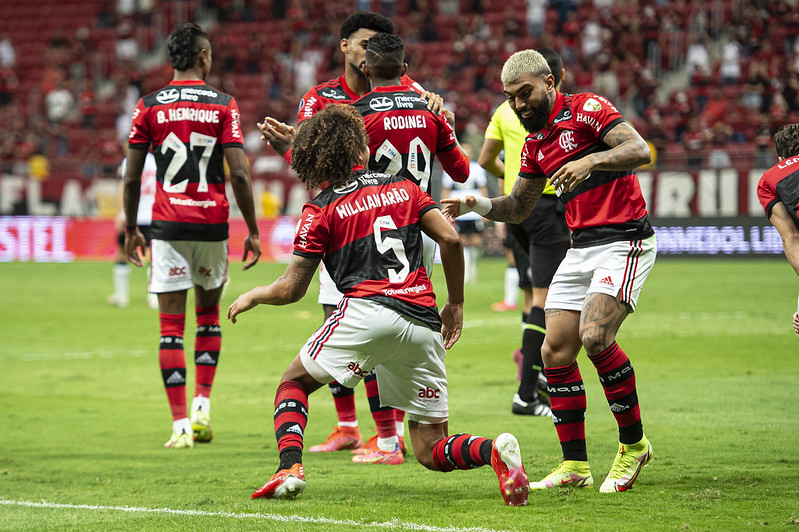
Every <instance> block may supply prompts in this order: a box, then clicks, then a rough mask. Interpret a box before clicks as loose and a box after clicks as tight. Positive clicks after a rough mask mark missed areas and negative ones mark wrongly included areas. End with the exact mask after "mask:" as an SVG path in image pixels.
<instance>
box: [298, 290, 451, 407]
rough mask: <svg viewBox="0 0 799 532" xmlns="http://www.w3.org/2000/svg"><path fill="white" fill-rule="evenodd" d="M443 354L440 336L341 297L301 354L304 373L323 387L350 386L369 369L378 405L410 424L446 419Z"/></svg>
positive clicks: (382, 308)
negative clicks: (395, 411) (401, 415)
mask: <svg viewBox="0 0 799 532" xmlns="http://www.w3.org/2000/svg"><path fill="white" fill-rule="evenodd" d="M445 356H446V350H445V349H444V344H443V338H442V336H441V333H440V332H436V331H434V330H432V329H431V328H429V327H427V326H426V325H423V324H422V323H421V322H419V321H417V320H413V319H411V318H408V317H406V316H404V315H402V314H400V313H398V312H396V311H395V310H392V309H390V308H388V307H386V306H384V305H382V304H380V303H378V302H375V301H372V300H369V299H363V298H352V297H345V298H343V299H342V300H341V302H340V303H339V305H338V307H337V308H336V311H335V312H334V313H333V315H332V316H330V318H329V319H328V320H326V321H325V323H323V324H322V326H321V327H320V328H319V329H317V331H316V332H315V333H314V334H313V335H311V337H310V338H309V339H308V341H307V342H306V343H305V345H304V346H303V347H302V349H301V350H300V360H301V361H302V364H303V366H304V367H305V369H306V371H308V373H310V374H311V376H312V377H313V378H314V379H316V380H317V381H319V382H321V383H328V382H332V381H334V380H335V381H338V382H340V383H341V384H343V385H344V386H347V387H349V388H354V387H355V386H356V385H357V384H358V383H359V382H361V380H363V378H364V377H365V376H366V375H367V374H368V373H369V372H370V371H372V369H373V368H374V369H375V373H376V374H377V386H378V389H379V391H380V404H381V405H382V406H390V407H394V408H399V409H400V410H404V411H405V412H407V413H408V415H409V419H410V420H412V421H424V420H425V419H430V418H441V419H444V420H445V419H446V418H447V417H448V415H449V408H448V401H447V371H446V368H445V366H444V358H445Z"/></svg>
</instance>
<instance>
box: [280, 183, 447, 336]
mask: <svg viewBox="0 0 799 532" xmlns="http://www.w3.org/2000/svg"><path fill="white" fill-rule="evenodd" d="M436 208H438V205H437V204H436V202H435V201H433V199H432V198H431V197H430V196H429V195H428V194H426V193H425V192H423V191H422V190H421V189H420V188H419V187H418V186H416V185H415V184H414V183H413V182H412V181H409V180H407V179H404V178H402V177H397V176H389V175H385V174H378V173H374V172H365V171H363V170H360V171H357V172H356V173H355V179H354V180H353V181H352V182H351V183H349V184H348V185H346V186H344V187H339V188H332V187H328V188H326V189H325V190H323V191H322V192H321V193H320V194H319V195H318V196H317V197H316V198H314V199H313V200H311V201H310V202H308V203H306V204H305V206H304V207H303V210H302V216H301V218H300V221H299V224H298V225H297V234H296V235H295V237H294V254H295V255H299V256H302V257H308V258H322V260H323V261H324V263H325V268H327V271H328V272H330V276H331V277H332V278H333V281H334V282H335V283H336V288H338V290H339V291H340V292H342V293H343V294H344V296H345V297H363V298H368V299H373V300H376V301H379V302H380V303H382V304H384V305H386V306H387V307H389V308H392V309H394V310H396V311H397V312H399V313H401V314H403V315H405V316H408V317H411V318H414V319H418V320H421V321H423V322H424V323H425V324H427V325H428V326H429V327H430V328H431V329H433V330H436V331H440V330H441V318H440V317H439V315H438V310H437V308H436V297H435V294H434V293H433V285H432V283H431V282H430V279H429V278H428V276H427V272H426V271H425V269H424V266H423V265H422V233H421V222H420V220H421V218H422V216H423V215H424V214H425V213H426V212H427V211H429V210H430V209H436Z"/></svg>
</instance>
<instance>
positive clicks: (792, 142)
mask: <svg viewBox="0 0 799 532" xmlns="http://www.w3.org/2000/svg"><path fill="white" fill-rule="evenodd" d="M774 147H775V148H776V150H777V157H778V159H779V162H778V163H777V164H775V165H774V166H772V167H771V168H769V169H768V170H767V171H766V172H765V173H764V174H763V176H762V177H761V178H760V181H758V183H757V197H758V199H759V200H760V204H761V205H763V209H764V210H765V211H766V216H767V217H768V219H769V221H770V222H771V223H772V225H773V226H774V227H775V228H776V229H777V231H778V232H779V233H780V236H781V237H782V248H783V251H784V252H785V257H786V258H787V259H788V262H790V263H791V266H793V269H794V271H795V272H796V273H797V274H799V211H797V209H799V124H788V125H785V126H782V127H781V128H780V129H779V130H778V131H777V133H775V134H774ZM793 328H794V331H795V332H796V334H797V335H799V312H795V313H794V315H793Z"/></svg>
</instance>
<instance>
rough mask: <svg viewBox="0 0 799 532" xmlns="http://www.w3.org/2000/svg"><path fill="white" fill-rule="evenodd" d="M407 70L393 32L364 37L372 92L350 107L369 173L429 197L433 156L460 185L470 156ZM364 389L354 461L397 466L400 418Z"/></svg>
mask: <svg viewBox="0 0 799 532" xmlns="http://www.w3.org/2000/svg"><path fill="white" fill-rule="evenodd" d="M406 68H407V65H406V64H405V48H404V45H403V43H402V39H400V38H399V37H397V36H396V35H394V34H392V33H378V34H376V35H374V36H373V37H372V38H370V39H369V41H368V44H367V47H366V56H365V62H364V66H363V72H364V75H365V76H366V78H367V79H368V81H369V85H370V86H371V87H372V89H373V90H372V91H371V92H369V93H367V94H366V95H364V96H363V97H362V98H360V99H359V100H357V101H355V102H353V103H352V106H353V107H355V108H356V109H357V110H358V111H359V112H360V113H361V115H362V116H363V118H364V122H365V123H366V133H367V135H368V138H369V149H370V152H371V156H370V158H369V164H368V168H369V170H372V171H377V172H382V173H388V174H392V175H399V176H402V177H406V178H407V179H410V180H411V181H413V182H414V183H416V184H417V185H418V186H419V187H420V188H421V189H422V190H423V191H425V192H427V193H429V192H430V178H431V176H432V172H433V160H434V159H435V157H436V155H438V157H439V160H440V162H441V165H442V166H443V167H444V170H445V171H446V172H448V173H449V174H450V175H451V176H452V177H453V179H455V180H457V181H459V182H462V181H465V180H466V178H467V177H468V176H469V158H468V157H467V156H466V154H465V153H463V151H462V150H461V149H460V147H459V146H458V142H457V140H456V138H455V132H454V131H453V130H452V127H451V126H450V124H449V122H448V121H447V119H446V118H445V117H444V116H442V115H438V114H435V113H433V112H432V111H430V110H429V109H428V108H427V102H426V101H425V100H424V99H422V97H421V96H420V95H419V93H418V92H416V91H414V90H413V89H410V88H408V87H406V86H404V85H402V81H401V78H402V76H404V75H405V70H406ZM422 240H423V243H424V247H423V252H422V257H423V261H422V263H423V265H424V267H425V269H426V270H427V272H428V276H429V275H430V274H431V273H432V271H433V259H434V256H435V242H434V241H433V240H432V239H430V238H429V237H427V236H426V235H423V236H422ZM323 270H325V271H326V268H325V269H323ZM336 292H337V293H338V291H336ZM328 293H330V292H328ZM364 385H365V388H366V392H367V396H368V397H369V405H370V409H371V411H372V417H373V418H374V420H375V423H376V424H377V435H376V437H375V438H372V439H370V440H369V441H367V442H366V445H364V446H363V447H362V448H361V449H358V450H356V451H355V453H356V456H355V457H353V461H354V462H356V463H371V464H390V463H395V462H398V463H401V462H400V460H401V458H400V457H399V456H397V455H396V454H394V453H392V450H393V449H394V442H395V441H398V440H399V435H400V432H399V431H400V430H401V428H404V423H403V421H404V414H403V413H402V412H399V411H395V410H394V409H390V408H386V407H384V406H381V405H380V397H379V389H378V386H377V382H376V380H375V376H374V375H369V376H367V377H366V379H365V380H364ZM404 443H405V442H404V438H403V439H402V440H401V445H400V447H401V448H403V454H404V452H405V449H404ZM312 450H313V448H312Z"/></svg>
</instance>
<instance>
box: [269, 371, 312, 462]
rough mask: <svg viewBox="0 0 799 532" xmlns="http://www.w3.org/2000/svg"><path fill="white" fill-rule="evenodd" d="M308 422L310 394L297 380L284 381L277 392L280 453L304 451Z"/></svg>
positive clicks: (278, 448) (276, 434) (276, 405)
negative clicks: (304, 438) (304, 437)
mask: <svg viewBox="0 0 799 532" xmlns="http://www.w3.org/2000/svg"><path fill="white" fill-rule="evenodd" d="M307 423H308V394H307V393H305V389H304V388H303V387H302V385H300V383H298V382H297V381H284V382H281V383H280V386H278V387H277V392H276V393H275V439H276V440H277V450H278V451H279V452H280V453H283V451H286V450H289V449H293V450H298V451H302V446H303V435H304V434H305V425H306V424H307Z"/></svg>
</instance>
